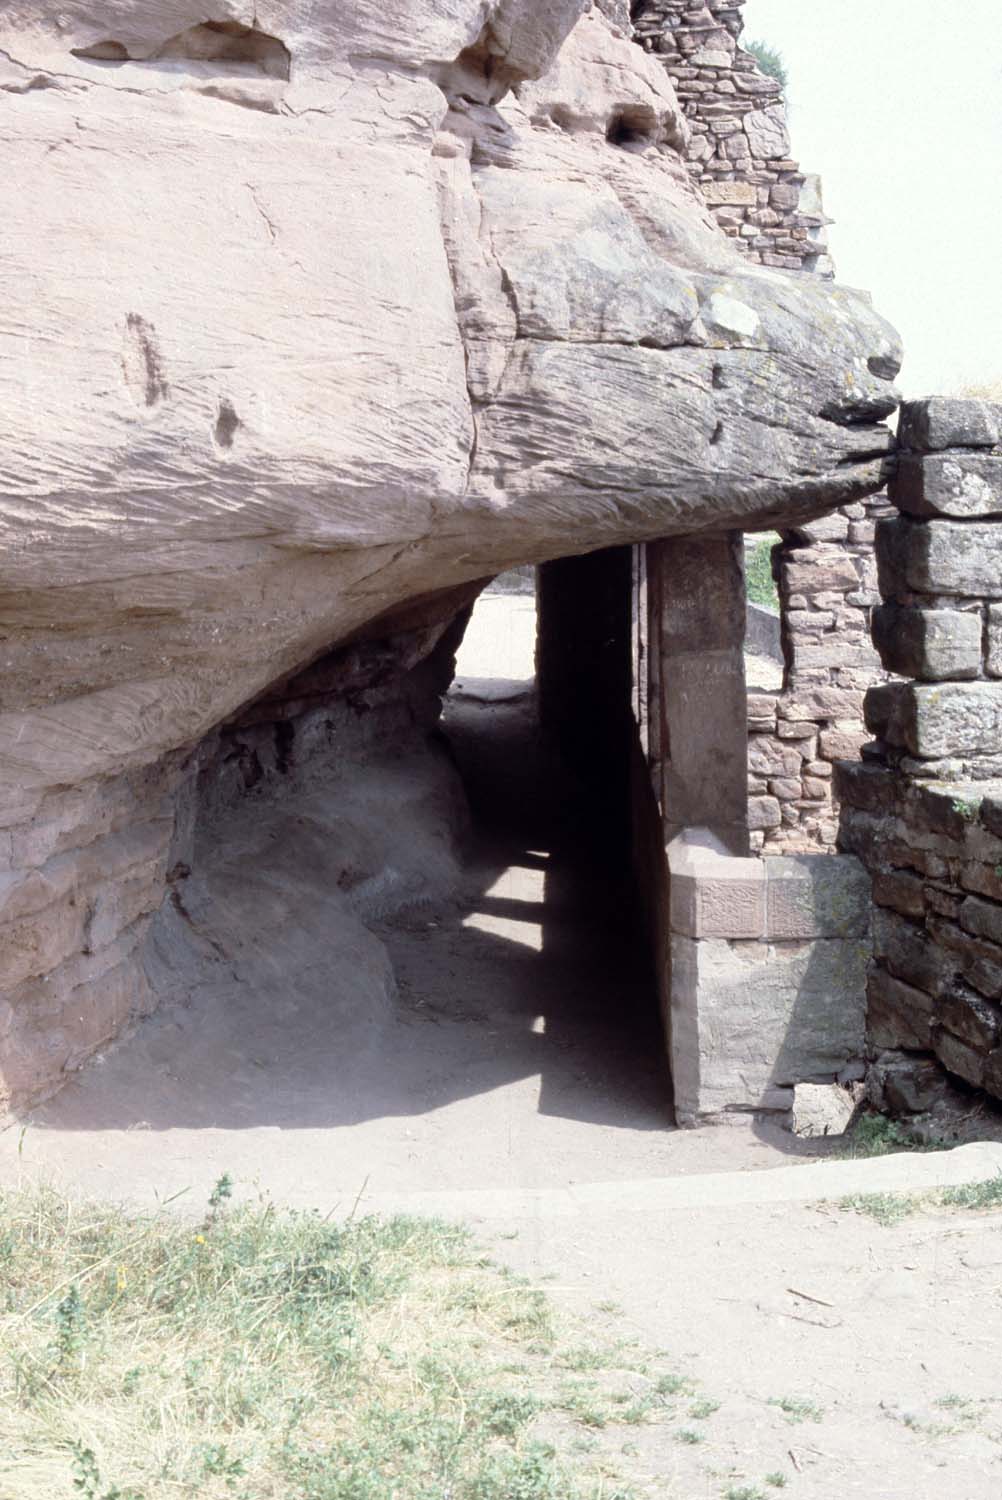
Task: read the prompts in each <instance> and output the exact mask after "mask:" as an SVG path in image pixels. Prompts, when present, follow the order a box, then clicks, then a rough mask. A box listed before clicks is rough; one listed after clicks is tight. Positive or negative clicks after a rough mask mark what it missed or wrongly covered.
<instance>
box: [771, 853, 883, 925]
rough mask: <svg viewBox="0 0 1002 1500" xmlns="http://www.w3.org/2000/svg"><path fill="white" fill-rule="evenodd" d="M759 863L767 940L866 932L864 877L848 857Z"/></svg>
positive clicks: (795, 857)
mask: <svg viewBox="0 0 1002 1500" xmlns="http://www.w3.org/2000/svg"><path fill="white" fill-rule="evenodd" d="M763 863H764V866H765V875H766V880H765V891H766V896H765V922H766V927H765V931H766V937H767V938H770V939H772V940H774V941H784V940H785V941H793V940H800V939H807V938H818V937H832V938H834V937H866V936H867V934H868V933H869V930H870V877H869V875H868V874H867V872H866V870H865V869H864V868H863V866H862V865H861V864H860V862H859V860H858V859H856V858H855V857H854V856H853V855H851V854H839V855H834V854H820V853H819V854H794V855H782V856H770V857H769V858H768V859H766V860H764V861H763Z"/></svg>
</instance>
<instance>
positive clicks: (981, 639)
mask: <svg viewBox="0 0 1002 1500" xmlns="http://www.w3.org/2000/svg"><path fill="white" fill-rule="evenodd" d="M1000 436H1002V408H999V407H996V406H992V405H990V404H988V403H984V402H973V401H965V402H960V401H947V400H933V401H928V402H919V403H914V404H911V405H908V406H906V407H905V408H904V411H903V414H902V421H901V429H900V438H901V445H902V454H901V461H900V465H899V468H898V472H897V475H896V477H895V479H894V480H893V482H892V484H891V486H890V491H889V493H890V497H891V500H892V501H893V503H894V505H895V506H896V508H897V511H898V514H897V515H896V516H894V517H893V518H887V519H883V520H881V521H880V522H879V523H878V527H877V554H878V560H879V568H880V589H881V593H882V596H883V600H884V602H883V603H882V604H881V605H880V607H879V609H877V610H876V611H875V614H874V639H875V641H876V644H877V646H878V648H879V650H880V653H881V656H882V658H883V662H884V665H885V667H887V668H888V670H890V671H892V672H895V673H899V674H902V676H903V677H906V678H907V679H908V680H899V681H893V682H888V683H885V684H882V685H879V686H876V687H874V688H872V689H871V690H870V691H869V692H868V693H867V695H866V701H865V712H866V719H867V723H868V725H869V727H870V729H871V731H872V732H873V734H874V735H875V736H876V739H875V741H874V742H873V744H872V745H871V746H869V747H868V749H867V752H866V755H865V758H864V760H863V762H861V763H857V764H844V765H842V766H840V767H839V770H838V776H837V782H838V789H839V792H840V795H841V798H842V803H843V811H842V825H841V834H840V843H841V846H842V847H843V848H844V849H847V850H850V851H852V852H853V853H855V854H857V855H859V857H860V858H861V859H862V860H863V861H864V862H865V863H866V864H867V866H868V867H869V869H870V870H871V873H872V875H873V880H874V899H875V902H876V905H877V908H878V921H877V926H876V933H875V960H874V965H873V969H872V972H871V975H870V979H869V985H868V1039H869V1044H870V1047H871V1049H873V1050H874V1051H875V1052H876V1053H877V1054H878V1062H879V1063H880V1065H881V1067H883V1068H884V1072H885V1074H887V1076H892V1077H894V1078H896V1079H897V1082H896V1083H895V1085H894V1087H895V1088H896V1089H897V1094H893V1090H892V1094H893V1097H892V1096H891V1095H888V1097H887V1100H886V1102H887V1103H888V1104H889V1105H890V1106H891V1107H892V1108H897V1109H907V1108H917V1107H919V1106H920V1104H921V1102H922V1098H921V1095H922V1091H921V1090H919V1089H917V1087H916V1084H915V1077H916V1073H915V1068H914V1066H911V1067H910V1068H909V1069H907V1070H905V1071H904V1072H900V1071H899V1072H898V1073H896V1074H895V1073H893V1070H892V1072H891V1073H890V1074H888V1073H887V1057H886V1055H885V1054H886V1053H887V1052H888V1051H890V1053H891V1054H894V1053H900V1054H907V1055H908V1056H909V1059H910V1061H911V1063H912V1064H914V1062H915V1056H916V1054H918V1055H919V1058H920V1067H924V1068H926V1069H927V1070H928V1069H929V1068H930V1066H931V1060H932V1059H936V1060H937V1061H938V1063H939V1064H941V1065H942V1067H943V1068H945V1069H946V1070H947V1071H948V1072H949V1073H950V1074H952V1075H953V1076H954V1077H956V1078H960V1079H963V1080H964V1081H965V1082H966V1083H968V1084H972V1085H974V1086H976V1087H979V1088H984V1089H985V1090H987V1092H989V1093H990V1094H992V1095H994V1096H995V1097H996V1098H1002V651H1000V639H1002V445H1000ZM922 1055H924V1059H923V1056H922ZM902 1079H905V1080H907V1082H906V1084H902V1082H901V1080H902Z"/></svg>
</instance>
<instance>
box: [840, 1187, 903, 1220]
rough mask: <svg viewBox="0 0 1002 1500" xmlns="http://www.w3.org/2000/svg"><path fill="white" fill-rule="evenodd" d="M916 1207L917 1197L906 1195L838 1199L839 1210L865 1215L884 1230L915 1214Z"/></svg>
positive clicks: (858, 1196)
mask: <svg viewBox="0 0 1002 1500" xmlns="http://www.w3.org/2000/svg"><path fill="white" fill-rule="evenodd" d="M918 1207H919V1199H918V1197H917V1196H916V1195H915V1194H908V1193H852V1194H850V1195H849V1197H847V1198H840V1199H839V1208H844V1209H846V1210H848V1211H849V1212H850V1213H857V1214H865V1215H866V1217H867V1218H869V1219H874V1220H876V1222H877V1223H878V1224H882V1225H883V1226H884V1228H885V1229H887V1228H890V1226H891V1225H893V1224H900V1223H901V1221H902V1220H903V1219H907V1218H908V1217H909V1216H910V1215H911V1214H913V1213H915V1212H916V1210H917V1209H918Z"/></svg>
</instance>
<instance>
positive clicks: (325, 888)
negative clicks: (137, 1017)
mask: <svg viewBox="0 0 1002 1500" xmlns="http://www.w3.org/2000/svg"><path fill="white" fill-rule="evenodd" d="M534 627H535V600H534V597H533V595H532V594H531V593H530V594H529V595H527V596H526V595H522V596H515V595H500V594H497V593H493V592H492V593H488V594H486V595H484V596H482V598H481V600H480V602H479V604H478V606H477V608H476V610H475V612H474V615H473V619H472V624H471V625H470V627H469V629H468V632H467V636H466V639H465V641H464V643H463V646H462V648H461V650H460V653H459V661H458V670H457V675H456V678H455V680H454V682H453V684H452V687H451V689H450V691H449V693H448V695H447V696H446V698H445V701H444V709H443V713H442V717H441V720H440V721H439V722H438V724H435V723H434V721H432V723H431V734H430V736H428V735H427V734H426V733H424V732H422V733H421V734H420V735H417V736H410V737H409V736H408V735H407V734H403V735H402V736H401V737H400V741H399V742H398V743H397V744H395V745H393V746H392V748H391V750H390V751H389V753H388V752H387V747H386V743H385V739H386V736H385V729H384V730H382V731H380V732H379V734H378V735H376V736H375V741H374V742H373V739H372V736H373V731H372V730H371V729H365V730H364V733H365V734H367V735H368V736H369V737H370V739H369V742H367V743H366V742H364V741H359V740H358V739H357V738H356V741H355V743H354V745H353V752H352V755H351V756H347V755H345V754H344V753H343V746H342V754H341V755H338V754H337V753H336V750H337V738H338V733H339V732H340V731H339V730H338V728H337V726H335V727H334V729H332V728H331V722H330V720H328V721H326V726H325V734H324V735H323V736H320V735H319V732H318V731H316V730H315V731H314V732H315V734H316V741H317V744H315V745H314V747H313V752H311V749H310V746H309V744H308V743H307V742H308V739H309V731H308V727H304V726H305V725H306V721H305V720H300V721H297V723H296V727H295V730H293V729H292V728H291V727H290V728H289V729H288V730H287V731H286V732H285V733H284V734H283V735H282V736H279V737H277V742H278V743H279V746H280V754H279V757H278V764H277V766H272V767H271V768H270V769H269V768H266V770H265V773H264V774H263V775H262V776H261V777H260V779H256V773H255V778H248V777H246V775H244V776H243V777H240V778H236V773H235V770H234V768H235V767H241V766H243V767H244V770H246V764H247V761H246V755H245V754H244V751H245V750H246V741H247V736H248V734H249V731H248V730H246V728H240V729H238V730H235V731H225V732H224V735H223V741H222V746H221V747H220V746H218V745H217V746H216V748H215V749H214V750H212V751H210V752H208V753H207V755H206V758H205V761H204V764H203V770H202V773H201V776H200V779H199V797H198V802H199V810H198V817H197V827H196V836H195V841H194V854H193V857H192V862H191V863H192V868H191V869H190V870H189V869H184V870H182V871H181V878H180V879H178V880H176V882H175V884H174V887H173V894H172V897H171V899H169V900H168V902H167V903H165V906H164V908H163V910H162V912H161V914H160V916H159V917H158V918H157V921H156V923H155V925H154V930H153V936H152V940H151V943H150V945H149V948H148V951H147V957H146V964H147V969H148V972H149V974H150V977H151V984H152V987H153V990H154V992H155V994H156V996H157V1000H158V1005H157V1009H156V1011H155V1013H154V1014H152V1015H150V1016H148V1017H147V1018H146V1019H145V1020H141V1021H140V1022H139V1023H138V1024H137V1025H136V1026H134V1027H133V1028H132V1030H131V1033H129V1034H127V1035H126V1036H125V1037H124V1038H123V1039H121V1040H120V1041H119V1042H118V1043H115V1044H113V1045H112V1046H111V1047H109V1048H108V1049H107V1050H106V1051H105V1052H104V1053H103V1054H101V1055H99V1056H98V1057H97V1058H95V1059H92V1060H91V1061H90V1062H88V1063H86V1064H85V1065H84V1066H83V1067H82V1068H81V1070H80V1071H79V1072H78V1073H76V1074H75V1075H74V1076H73V1077H72V1078H71V1080H70V1081H69V1083H68V1084H67V1086H66V1087H65V1088H64V1089H63V1090H62V1091H61V1092H60V1093H59V1095H58V1096H56V1097H55V1098H54V1099H52V1100H50V1101H49V1102H48V1103H47V1104H45V1105H42V1106H40V1107H39V1108H37V1109H36V1110H35V1111H34V1112H33V1114H32V1116H31V1120H32V1128H33V1131H34V1132H35V1140H36V1142H37V1148H36V1149H38V1150H40V1151H42V1152H43V1153H45V1155H46V1156H47V1157H51V1159H52V1160H53V1162H54V1163H55V1162H58V1164H59V1169H60V1170H62V1171H68V1170H76V1169H77V1168H79V1170H80V1171H82V1172H83V1173H84V1176H85V1177H87V1178H88V1180H92V1179H93V1180H96V1181H100V1180H101V1170H100V1169H101V1161H102V1152H103V1150H105V1149H106V1150H107V1159H108V1162H109V1170H113V1171H114V1173H115V1174H116V1176H117V1175H118V1174H125V1175H126V1176H128V1175H129V1174H130V1173H131V1174H133V1179H135V1177H136V1176H138V1177H139V1178H140V1179H144V1178H147V1177H149V1176H150V1174H151V1172H152V1171H154V1167H153V1163H154V1162H155V1163H156V1167H155V1170H156V1172H157V1173H158V1174H160V1180H162V1181H163V1182H166V1183H169V1184H171V1185H172V1187H177V1186H178V1185H179V1184H180V1183H181V1181H182V1179H184V1174H185V1172H186V1171H188V1170H189V1167H190V1162H191V1159H192V1152H193V1151H194V1152H196V1153H197V1154H198V1159H199V1160H201V1161H213V1162H216V1163H217V1164H218V1166H219V1167H220V1168H225V1169H226V1170H231V1171H234V1172H239V1173H242V1174H244V1175H250V1176H254V1175H255V1173H256V1172H257V1173H258V1174H259V1175H260V1177H261V1180H262V1181H264V1182H273V1181H275V1180H276V1177H277V1180H280V1181H281V1182H282V1186H283V1191H289V1192H294V1190H295V1184H296V1182H297V1181H306V1180H307V1179H308V1178H311V1177H312V1179H313V1180H314V1181H316V1179H317V1175H318V1173H319V1175H320V1178H321V1180H324V1181H329V1182H330V1184H331V1187H332V1189H334V1188H336V1189H338V1190H341V1189H343V1190H345V1191H350V1190H351V1189H352V1187H353V1186H356V1185H361V1183H362V1181H363V1180H366V1181H368V1182H369V1183H370V1185H371V1188H372V1190H374V1191H379V1190H383V1191H398V1190H409V1189H415V1190H417V1189H421V1188H438V1187H442V1186H446V1187H448V1186H453V1187H470V1186H487V1187H490V1186H508V1185H520V1184H521V1185H530V1186H536V1185H539V1186H548V1185H557V1184H562V1183H566V1182H569V1181H582V1180H595V1179H602V1178H613V1177H617V1176H627V1177H630V1176H639V1175H641V1174H643V1173H644V1172H645V1171H649V1170H651V1168H652V1166H653V1165H654V1164H655V1163H656V1162H657V1161H658V1160H659V1159H660V1157H661V1156H662V1155H663V1150H664V1140H665V1137H664V1132H665V1130H666V1129H668V1128H670V1127H671V1124H672V1112H671V1091H670V1082H669V1078H668V1070H667V1064H666V1061H665V1052H664V1044H663V1041H662V1038H661V1031H660V1023H659V1020H658V1016H657V1001H656V997H655V986H654V981H653V976H652V974H651V973H650V970H649V958H648V955H647V950H646V946H645V943H644V942H643V940H642V938H641V936H640V934H639V933H638V931H637V927H636V925H635V924H636V903H635V901H634V900H633V898H632V893H631V889H630V885H629V879H628V845H629V839H628V836H627V829H626V827H625V826H624V824H623V822H622V820H621V818H620V814H622V817H623V818H626V817H628V813H627V811H626V808H627V798H626V796H625V787H619V788H618V789H615V788H613V787H612V785H611V784H608V785H604V786H603V785H598V786H597V785H596V783H595V781H594V779H593V778H592V777H590V774H589V770H588V768H587V766H585V768H584V769H582V768H581V767H580V766H579V767H576V768H575V767H574V766H572V765H569V764H567V763H566V761H564V760H563V759H562V758H561V756H560V754H559V751H558V750H557V749H556V747H555V744H554V741H553V737H552V736H547V735H545V734H544V733H542V732H541V730H540V727H539V723H538V715H537V695H536V691H535V686H534V682H533V678H532V671H533V667H532V653H533V634H534ZM513 659H514V664H513ZM513 678H514V680H513ZM436 704H437V699H436ZM339 711H340V712H342V714H344V713H346V712H347V711H346V710H343V709H342V710H339ZM371 718H373V719H378V712H377V713H376V714H374V715H372V716H371ZM353 722H354V723H355V724H356V725H358V724H362V725H363V726H364V725H365V724H367V723H368V722H369V720H367V719H366V716H365V715H361V716H355V718H354V720H353ZM274 727H275V726H274V725H273V724H269V726H268V742H269V743H274V742H276V737H275V736H274V735H273V733H272V731H273V730H274ZM352 732H354V733H355V734H356V735H357V734H358V730H357V728H356V729H355V730H353V731H352ZM240 735H243V736H244V741H241V740H240V739H239V736H240ZM332 737H333V739H332ZM332 742H333V744H334V746H335V751H334V753H332V751H331V745H332ZM257 743H258V744H259V745H261V744H263V743H264V740H263V739H261V740H259V741H258V742H257ZM235 745H236V746H239V753H237V750H235V749H234V746H235ZM317 745H320V748H321V749H322V750H323V754H322V755H319V754H317V753H316V749H317ZM255 754H256V753H255ZM457 770H458V773H459V774H458V775H457ZM227 778H229V780H227ZM460 778H461V780H462V784H463V789H464V790H463V793H461V792H460ZM248 779H250V780H252V781H253V784H252V785H251V786H250V787H249V788H248V786H247V785H246V782H247V781H248ZM237 782H239V789H240V790H239V795H234V794H233V786H234V785H236V784H237ZM620 793H622V795H620ZM333 1127H337V1128H333ZM150 1132H155V1133H157V1139H156V1140H155V1141H154V1140H151V1137H150V1134H149V1133H150ZM111 1136H114V1138H115V1139H114V1142H112V1141H111ZM112 1161H113V1162H114V1168H113V1169H112V1168H111V1167H110V1163H111V1162H112ZM74 1164H75V1165H74ZM184 1180H187V1179H184Z"/></svg>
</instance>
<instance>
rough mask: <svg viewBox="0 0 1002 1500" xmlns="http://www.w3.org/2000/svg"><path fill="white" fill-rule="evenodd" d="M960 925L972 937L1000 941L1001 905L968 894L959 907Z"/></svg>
mask: <svg viewBox="0 0 1002 1500" xmlns="http://www.w3.org/2000/svg"><path fill="white" fill-rule="evenodd" d="M960 925H961V927H963V929H964V931H965V932H970V933H972V934H973V935H974V937H983V938H988V940H989V941H990V942H993V943H1002V906H999V905H998V904H997V902H995V901H983V900H982V899H981V898H980V897H979V896H968V897H967V899H966V900H965V901H964V903H963V905H962V906H961V908H960Z"/></svg>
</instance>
